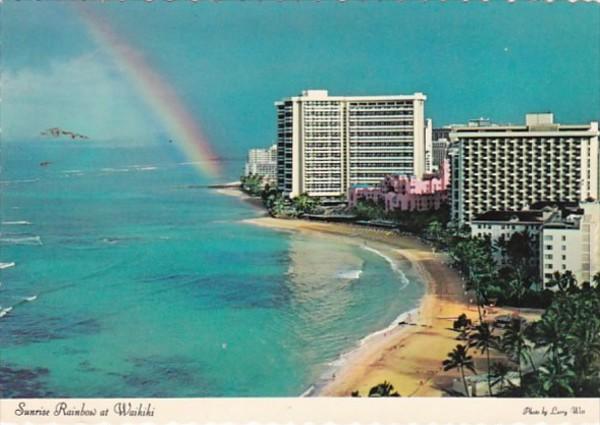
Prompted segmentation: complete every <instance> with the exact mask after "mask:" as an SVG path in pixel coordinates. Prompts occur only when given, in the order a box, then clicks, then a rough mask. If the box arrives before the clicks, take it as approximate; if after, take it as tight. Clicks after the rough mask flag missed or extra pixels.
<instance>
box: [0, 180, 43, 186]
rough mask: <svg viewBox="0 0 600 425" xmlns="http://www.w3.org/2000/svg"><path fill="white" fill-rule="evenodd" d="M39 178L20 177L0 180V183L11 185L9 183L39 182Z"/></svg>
mask: <svg viewBox="0 0 600 425" xmlns="http://www.w3.org/2000/svg"><path fill="white" fill-rule="evenodd" d="M39 181H40V179H20V180H0V185H6V186H8V185H11V184H20V183H35V182H39Z"/></svg>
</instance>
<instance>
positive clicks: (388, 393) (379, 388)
mask: <svg viewBox="0 0 600 425" xmlns="http://www.w3.org/2000/svg"><path fill="white" fill-rule="evenodd" d="M368 396H369V397H401V396H400V393H399V392H398V391H394V386H393V385H392V384H391V383H389V382H388V381H383V382H382V383H381V384H377V385H375V386H374V387H372V388H371V389H370V390H369V395H368ZM352 397H360V393H359V392H358V391H352Z"/></svg>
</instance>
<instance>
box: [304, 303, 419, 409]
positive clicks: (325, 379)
mask: <svg viewBox="0 0 600 425" xmlns="http://www.w3.org/2000/svg"><path fill="white" fill-rule="evenodd" d="M419 315H420V307H417V308H414V309H412V310H409V311H405V312H403V313H400V315H398V317H396V318H395V319H394V320H393V321H392V322H391V323H390V324H389V325H388V326H386V327H385V328H383V329H379V330H377V331H375V332H372V333H370V334H369V335H367V336H365V337H364V338H362V339H361V340H360V341H359V342H358V344H357V345H355V346H354V347H352V348H350V349H349V350H348V351H344V352H343V353H342V354H340V355H339V356H338V357H337V358H336V359H335V360H332V361H330V362H328V363H326V366H328V368H327V370H326V371H325V372H324V373H323V374H322V375H321V376H320V378H319V379H318V380H317V381H316V382H315V383H314V384H312V385H311V386H310V387H309V388H308V389H307V390H306V391H304V392H303V393H302V395H301V397H311V396H313V395H315V394H318V392H319V391H320V390H321V389H323V388H324V387H326V386H327V384H329V383H330V382H331V381H332V380H333V379H334V378H335V374H336V372H337V371H339V370H340V369H341V368H342V366H344V364H346V362H348V360H349V359H350V358H351V357H352V356H354V355H356V353H357V352H358V350H360V349H361V347H362V346H363V345H365V344H366V343H368V342H369V341H371V340H372V339H373V338H377V337H378V336H380V335H385V334H386V333H387V332H390V331H392V330H394V329H396V328H398V326H400V325H401V324H412V323H415V322H416V321H417V320H418V319H419Z"/></svg>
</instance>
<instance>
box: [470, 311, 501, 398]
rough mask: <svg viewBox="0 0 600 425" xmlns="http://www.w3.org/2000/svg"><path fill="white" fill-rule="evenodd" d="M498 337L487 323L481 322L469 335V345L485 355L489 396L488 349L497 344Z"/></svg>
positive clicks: (490, 378) (490, 380)
mask: <svg viewBox="0 0 600 425" xmlns="http://www.w3.org/2000/svg"><path fill="white" fill-rule="evenodd" d="M497 342H498V337H497V336H495V335H494V334H493V330H492V329H491V328H490V325H489V323H486V322H483V323H480V324H479V325H477V326H475V328H474V331H473V332H472V333H471V334H470V335H469V346H470V347H475V348H476V349H478V350H479V352H480V353H481V354H486V357H487V381H488V390H489V394H490V397H491V396H493V394H492V376H491V370H490V349H492V348H496V347H497V346H498V344H497Z"/></svg>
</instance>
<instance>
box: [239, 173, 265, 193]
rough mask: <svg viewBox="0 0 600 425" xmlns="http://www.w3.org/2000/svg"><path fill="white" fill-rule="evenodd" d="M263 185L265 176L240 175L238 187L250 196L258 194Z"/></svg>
mask: <svg viewBox="0 0 600 425" xmlns="http://www.w3.org/2000/svg"><path fill="white" fill-rule="evenodd" d="M264 186H265V178H264V177H263V176H261V175H258V174H250V175H249V176H242V177H240V187H241V189H242V190H243V191H244V192H246V193H247V194H248V195H250V196H260V195H261V194H262V191H263V188H264Z"/></svg>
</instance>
